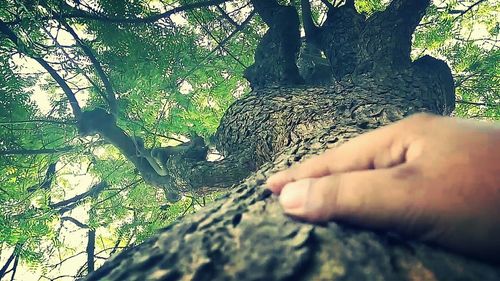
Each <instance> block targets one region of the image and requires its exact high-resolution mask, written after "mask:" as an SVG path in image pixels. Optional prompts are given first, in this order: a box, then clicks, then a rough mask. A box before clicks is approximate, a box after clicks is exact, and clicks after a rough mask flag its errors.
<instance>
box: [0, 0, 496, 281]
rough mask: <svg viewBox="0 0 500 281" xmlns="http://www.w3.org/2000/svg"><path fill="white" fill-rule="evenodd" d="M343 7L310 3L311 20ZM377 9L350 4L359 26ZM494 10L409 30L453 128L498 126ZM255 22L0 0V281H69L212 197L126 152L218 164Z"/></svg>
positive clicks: (93, 2)
mask: <svg viewBox="0 0 500 281" xmlns="http://www.w3.org/2000/svg"><path fill="white" fill-rule="evenodd" d="M281 2H282V3H284V4H290V5H295V6H296V7H297V9H298V10H299V11H301V9H300V7H301V5H300V3H299V2H300V1H281ZM343 2H344V1H333V2H332V1H329V0H321V1H311V5H312V8H311V12H312V16H313V19H314V20H315V21H316V23H320V22H322V21H324V20H325V17H326V8H327V7H328V6H329V5H332V6H338V5H343V4H344V3H343ZM386 2H387V1H381V0H357V1H355V5H356V9H357V10H358V11H359V12H362V13H363V14H364V15H365V16H367V17H369V16H370V15H371V14H373V13H374V12H376V11H380V10H383V9H385V7H386V5H387V3H386ZM498 5H499V4H498V3H495V2H494V1H485V0H476V1H434V3H433V4H432V5H431V6H430V7H429V8H428V9H427V12H426V15H425V17H424V19H423V20H422V21H421V22H420V24H419V25H418V27H417V32H416V34H415V35H414V38H413V46H412V58H413V59H418V58H420V57H422V56H424V55H426V54H430V55H432V56H434V57H437V58H441V59H444V60H445V61H446V62H447V63H448V64H449V65H450V67H451V69H452V72H453V76H454V78H455V86H456V94H457V101H456V102H457V107H456V109H455V111H454V112H453V114H454V115H456V116H460V117H465V118H477V119H486V120H498V119H500V89H499V85H500V79H499V77H500V67H499V66H498V61H499V60H500V48H499V47H498V44H499V40H500V39H499V38H498V36H499V33H500V23H499V22H498V18H499V16H500V15H499V14H500V9H499V6H498ZM264 20H265V19H261V18H260V17H259V16H258V15H257V14H256V12H255V11H254V10H253V5H252V1H227V0H206V1H200V0H197V1H193V0H181V1H174V0H172V1H170V0H144V1H132V0H127V1H121V0H66V1H61V0H43V1H42V0H31V1H21V0H0V73H1V74H0V77H1V79H0V95H1V99H0V109H1V110H0V128H1V129H0V170H1V172H0V175H1V176H0V182H1V185H0V214H1V215H0V257H1V259H0V261H2V264H0V278H1V277H3V276H4V275H5V276H8V274H10V275H14V274H15V273H16V269H17V270H18V271H19V270H23V271H25V270H26V269H28V268H31V269H33V270H34V271H35V272H36V273H33V274H35V275H37V276H41V277H40V278H41V280H44V279H50V280H53V279H54V278H56V277H61V278H68V279H72V278H74V277H79V276H83V275H85V274H86V273H87V272H88V271H92V270H93V268H94V267H97V266H99V265H100V264H102V262H103V261H104V260H106V259H108V258H109V257H110V256H112V255H113V254H115V253H117V252H119V251H121V250H122V249H124V248H127V247H129V246H132V245H136V244H138V243H140V242H142V241H144V240H145V239H147V238H148V237H150V236H151V235H152V234H153V233H155V232H156V231H157V230H158V229H160V228H162V227H165V226H167V225H169V224H170V223H172V222H173V221H174V220H176V219H179V218H180V217H182V216H183V215H184V214H186V213H191V212H195V211H196V210H197V209H199V208H203V206H205V205H206V204H207V203H208V202H210V201H211V200H213V199H214V198H215V197H217V196H219V195H221V194H222V193H225V192H227V190H226V189H224V188H221V187H220V186H218V185H214V186H215V187H214V188H205V189H189V188H185V189H182V190H181V192H180V193H178V194H172V190H171V189H170V188H169V187H168V186H167V185H166V184H165V183H164V182H162V181H161V180H159V179H157V178H155V177H150V176H147V174H148V173H147V172H148V171H150V170H151V169H155V171H156V168H155V167H152V165H153V164H152V163H151V162H143V159H144V157H142V155H139V154H140V153H142V151H147V152H151V153H153V152H154V148H155V147H171V146H179V145H181V146H182V144H184V145H187V144H189V141H191V143H192V142H193V140H194V139H196V138H201V139H203V142H204V145H205V146H206V147H207V149H208V151H209V153H208V157H209V158H211V159H217V158H218V153H217V151H215V150H214V149H213V148H214V144H213V143H211V137H212V135H213V134H214V133H215V131H216V129H217V126H218V125H219V120H220V119H221V117H222V115H223V113H224V112H225V110H226V109H227V108H228V107H229V105H231V104H232V103H233V102H234V101H235V100H237V99H238V98H239V97H241V96H243V95H245V94H246V93H248V92H249V91H250V87H249V84H248V82H247V81H246V80H245V79H244V78H243V76H244V71H245V69H247V68H248V67H249V66H250V65H251V64H252V63H253V61H254V53H255V50H256V48H257V44H258V43H259V41H260V39H261V38H262V36H263V34H264V32H265V31H266V29H267V27H266V25H265V23H264ZM304 25H305V23H304ZM89 114H93V115H89ZM99 114H101V115H99ZM82 116H85V118H84V117H82ZM89 116H90V117H92V118H94V119H96V118H97V119H96V120H97V122H96V124H98V125H100V127H99V126H98V125H95V124H92V125H88V124H87V123H85V120H86V118H87V117H89ZM88 119H90V118H88ZM96 133H99V134H96ZM120 135H123V136H126V137H127V138H126V139H124V138H120V137H117V136H120ZM123 140H125V141H123ZM141 147H142V148H141ZM139 148H141V149H139ZM160 168H161V167H160ZM68 261H76V262H77V263H79V265H78V267H77V268H74V266H73V267H72V271H71V270H70V269H68V267H67V266H65V265H66V264H67V263H68ZM73 264H74V263H73ZM94 264H95V265H94ZM17 274H20V273H19V272H17Z"/></svg>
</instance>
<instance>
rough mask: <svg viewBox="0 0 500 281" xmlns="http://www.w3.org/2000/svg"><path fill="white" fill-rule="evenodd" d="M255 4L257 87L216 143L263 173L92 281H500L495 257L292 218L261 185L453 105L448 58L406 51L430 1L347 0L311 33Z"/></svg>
mask: <svg viewBox="0 0 500 281" xmlns="http://www.w3.org/2000/svg"><path fill="white" fill-rule="evenodd" d="M252 3H253V6H254V8H255V9H256V10H257V12H258V13H259V14H260V16H261V17H262V19H263V20H264V22H265V23H266V24H267V25H268V26H269V30H268V32H267V33H266V35H265V36H264V38H263V39H262V41H261V43H260V45H259V47H258V49H257V51H256V55H255V64H254V65H253V66H251V67H249V69H248V70H247V71H246V73H245V76H246V78H247V79H248V80H249V81H250V83H251V86H252V88H253V91H252V92H251V93H250V94H249V95H247V96H245V97H244V98H242V99H240V100H238V101H237V102H235V103H234V104H233V105H232V106H231V107H230V108H229V109H228V111H227V112H226V114H225V116H224V117H223V119H222V120H221V123H220V126H219V129H218V131H217V133H216V135H215V139H216V144H217V147H218V149H219V151H220V152H221V153H222V154H223V155H224V156H225V157H226V158H231V159H233V160H234V159H241V161H240V162H241V163H239V166H240V167H249V169H255V170H256V172H254V173H252V174H251V175H250V176H249V177H247V178H246V179H245V180H243V181H242V182H241V183H239V184H237V185H235V186H234V187H233V189H232V192H231V193H230V194H228V195H226V196H225V197H224V198H220V199H219V200H217V201H216V202H215V203H214V204H212V205H211V206H209V207H207V208H206V209H203V210H201V211H199V212H198V213H196V214H194V215H191V216H187V217H185V218H183V219H182V220H181V221H179V222H177V223H176V224H174V225H171V226H169V227H167V228H165V229H163V230H162V231H161V232H160V233H159V234H158V235H157V236H155V237H153V238H152V239H150V240H149V241H147V242H145V243H143V244H141V245H139V246H137V247H133V248H130V249H128V250H126V251H124V252H123V253H121V254H120V255H118V256H117V257H115V258H114V259H112V260H110V261H108V262H106V263H105V264H104V265H103V266H102V267H101V268H99V269H98V270H97V271H95V272H94V273H92V274H90V275H89V276H88V280H455V279H460V280H498V279H499V278H500V271H499V270H498V269H497V268H495V267H493V266H491V265H487V264H483V263H480V262H477V261H473V260H470V259H467V258H465V257H461V256H458V255H455V254H452V253H448V252H445V251H443V250H441V249H437V248H435V247H430V246H427V245H424V244H421V243H419V242H415V241H408V240H405V239H402V238H400V237H398V236H396V235H393V234H388V233H375V232H372V231H367V230H361V229H357V228H354V227H352V226H347V225H344V224H337V223H334V222H330V223H326V224H322V225H312V224H308V223H303V222H299V221H296V220H293V219H292V218H289V217H287V216H285V215H283V213H282V211H281V209H280V207H279V204H278V202H277V198H276V197H275V196H273V195H271V193H270V192H269V191H268V190H266V189H265V186H264V183H265V179H266V178H267V177H268V176H269V175H270V174H272V173H274V172H276V171H278V170H281V169H284V168H286V167H289V166H290V165H292V164H293V163H296V162H298V161H302V160H303V159H305V158H307V157H310V156H311V155H315V154H319V153H321V152H323V151H324V150H325V149H327V148H330V147H333V146H335V145H338V144H339V143H342V142H344V141H346V140H348V139H349V138H352V137H354V136H356V135H359V134H361V133H364V132H366V131H368V130H371V129H374V128H377V127H380V126H382V125H386V124H388V123H390V122H393V121H396V120H399V119H401V118H404V117H405V116H408V115H410V114H412V113H415V112H422V111H427V112H433V113H435V114H449V113H450V112H451V111H452V110H453V109H454V100H455V98H454V88H453V79H452V77H451V72H450V69H449V68H448V66H447V65H446V63H444V62H442V61H440V60H437V59H434V58H431V57H428V56H425V57H423V58H420V59H419V60H417V61H414V62H412V61H411V60H410V57H409V55H410V54H409V52H410V46H411V35H412V33H413V31H414V29H415V27H416V25H417V24H418V22H419V21H420V19H421V17H422V16H423V14H424V12H425V8H426V7H427V5H428V1H404V0H394V1H393V2H392V3H391V4H390V5H389V7H388V8H387V9H386V10H385V11H383V12H380V13H378V14H375V15H373V16H372V17H370V18H368V19H365V18H364V17H363V16H362V15H359V14H357V13H356V11H355V10H354V6H353V5H352V3H353V1H347V3H346V4H345V5H343V6H341V7H340V8H332V7H331V8H330V11H329V12H328V19H327V20H326V22H325V24H324V25H323V26H321V27H315V26H312V25H311V22H309V23H306V19H303V22H304V26H305V27H306V26H307V28H306V35H307V38H306V40H305V41H304V40H301V39H300V38H299V32H298V26H299V18H298V13H297V11H296V10H295V9H294V8H292V7H285V6H281V5H279V4H278V3H277V2H276V1H274V0H273V1H272V0H254V1H252ZM302 4H303V5H302V9H303V11H302V14H303V15H304V14H306V15H307V14H310V13H307V12H308V11H307V9H310V7H308V6H309V5H307V3H305V1H302ZM307 33H309V34H307ZM301 42H302V47H299V46H300V45H301ZM304 44H310V45H312V46H305V47H304ZM311 49H312V50H319V52H316V53H321V52H322V53H324V54H325V56H326V58H325V59H323V60H324V61H323V62H324V63H322V64H321V65H319V64H317V61H318V60H321V59H322V58H321V57H320V58H314V59H315V61H309V62H308V61H305V65H309V66H308V67H310V66H311V65H313V67H323V69H324V65H325V64H326V65H328V69H329V71H330V72H329V73H327V74H326V75H324V76H318V75H317V74H318V72H314V71H312V72H311V71H309V70H307V71H304V69H301V66H300V65H299V67H297V63H296V61H295V59H296V58H297V57H299V58H301V55H303V54H298V52H299V51H300V52H302V51H304V50H311ZM302 58H303V59H302V60H307V56H302ZM308 63H309V64H308ZM314 65H316V66H314ZM225 168H226V169H231V168H230V167H225ZM230 172H231V171H229V170H228V173H230ZM214 175H217V173H214Z"/></svg>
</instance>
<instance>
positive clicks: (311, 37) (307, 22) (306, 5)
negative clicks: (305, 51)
mask: <svg viewBox="0 0 500 281" xmlns="http://www.w3.org/2000/svg"><path fill="white" fill-rule="evenodd" d="M300 7H301V9H302V25H303V26H304V31H305V33H306V41H307V42H308V43H311V42H315V40H316V39H317V34H318V27H317V26H316V25H315V24H314V21H313V17H312V12H311V3H310V2H309V0H301V1H300Z"/></svg>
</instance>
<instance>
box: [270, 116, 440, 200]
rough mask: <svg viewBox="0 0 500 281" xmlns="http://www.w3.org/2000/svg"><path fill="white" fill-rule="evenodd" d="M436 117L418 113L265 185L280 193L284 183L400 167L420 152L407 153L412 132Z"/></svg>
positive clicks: (271, 178) (352, 141) (330, 152)
mask: <svg viewBox="0 0 500 281" xmlns="http://www.w3.org/2000/svg"><path fill="white" fill-rule="evenodd" d="M435 118H436V116H434V115H430V114H424V113H420V114H416V115H413V116H411V117H409V118H407V119H404V120H401V121H399V122H396V123H394V124H392V125H389V126H386V127H383V128H379V129H377V130H374V131H371V132H369V133H366V134H363V135H361V136H358V137H356V138H354V139H352V140H350V141H349V142H347V143H344V144H342V145H341V146H339V147H338V148H334V149H331V150H328V151H326V152H325V153H323V154H322V155H319V156H316V157H313V158H310V159H308V160H306V161H304V162H303V163H300V164H297V165H295V166H293V167H291V168H290V169H288V170H285V171H282V172H279V173H277V174H275V175H273V176H271V177H270V178H269V179H268V180H267V186H268V188H269V189H271V190H272V191H273V192H274V193H278V194H279V193H280V192H281V189H282V188H283V186H284V185H285V184H287V183H289V182H293V181H296V180H300V179H304V178H318V177H323V176H326V175H330V174H333V173H342V172H349V171H360V170H366V169H381V168H389V167H393V166H396V165H399V164H403V163H405V161H406V160H407V159H409V158H416V157H417V155H416V154H418V153H420V152H421V150H420V149H419V148H418V145H414V149H411V150H410V151H408V149H409V147H410V145H411V144H412V142H414V140H415V138H416V134H415V133H414V132H416V131H419V130H422V128H423V127H424V126H425V124H427V123H428V122H429V121H431V120H433V119H435ZM412 132H413V133H412ZM407 152H410V154H411V155H408V154H407ZM408 156H410V157H408Z"/></svg>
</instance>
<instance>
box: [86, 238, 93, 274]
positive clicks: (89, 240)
mask: <svg viewBox="0 0 500 281" xmlns="http://www.w3.org/2000/svg"><path fill="white" fill-rule="evenodd" d="M86 252H87V273H91V272H93V271H94V261H95V260H94V252H95V229H92V228H91V229H89V231H88V234H87V250H86Z"/></svg>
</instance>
